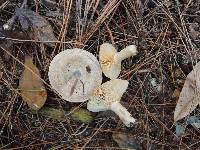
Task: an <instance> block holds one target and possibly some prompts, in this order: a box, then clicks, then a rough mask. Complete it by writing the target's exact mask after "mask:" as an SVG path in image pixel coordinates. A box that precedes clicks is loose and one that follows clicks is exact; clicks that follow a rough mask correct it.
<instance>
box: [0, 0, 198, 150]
mask: <svg viewBox="0 0 200 150" xmlns="http://www.w3.org/2000/svg"><path fill="white" fill-rule="evenodd" d="M35 14H37V15H38V16H37V15H35ZM40 16H41V17H40ZM11 18H14V19H11ZM8 20H9V21H8ZM51 28H52V29H53V30H52V29H51ZM48 41H51V42H48ZM104 42H108V43H111V44H113V46H115V47H116V48H117V50H118V51H120V50H122V49H123V48H125V47H126V46H128V45H136V46H137V50H138V54H137V56H134V57H131V58H129V59H126V60H124V61H123V62H122V71H121V73H120V76H119V78H120V79H124V80H128V81H129V86H128V90H127V91H126V92H125V93H124V95H123V97H122V99H121V102H122V104H123V105H124V106H125V107H126V108H127V109H128V111H129V112H130V113H131V114H132V116H133V117H134V118H136V119H137V123H136V124H134V125H133V126H132V127H129V128H128V127H126V126H124V125H123V123H122V121H120V119H119V118H118V117H117V116H115V115H114V114H112V113H111V112H110V111H106V112H98V113H91V116H92V121H90V122H89V123H85V122H84V121H83V122H82V121H80V120H79V121H77V120H75V119H72V118H70V117H65V118H64V119H63V118H62V119H57V118H56V117H55V116H54V115H53V116H52V113H51V112H48V113H37V112H34V113H33V112H32V111H30V109H29V106H28V105H27V103H26V102H24V101H23V99H22V96H21V94H20V92H19V89H18V87H19V82H20V79H21V76H22V73H23V71H24V67H25V65H24V61H25V56H32V57H33V61H34V64H35V65H36V66H37V68H38V69H39V72H40V74H41V79H42V81H43V84H44V86H45V88H46V91H47V100H46V102H45V104H44V107H45V108H54V109H59V111H60V110H63V111H70V110H71V109H72V108H83V109H84V110H86V102H84V103H81V104H80V103H70V102H67V101H65V100H63V99H61V98H60V97H59V96H58V95H57V94H56V93H54V91H53V90H52V89H51V86H50V84H49V80H48V67H49V64H50V62H51V60H52V58H53V57H54V56H55V55H56V54H58V53H59V52H60V51H63V50H64V49H70V48H75V47H77V48H83V49H85V50H87V51H89V52H91V53H93V54H94V55H95V56H96V57H97V58H98V57H99V56H98V53H99V47H100V45H101V44H103V43H104ZM199 58H200V1H199V0H193V1H191V0H174V1H170V0H164V1H158V0H108V1H106V0H102V1H101V0H76V1H75V0H41V1H39V0H35V1H28V3H27V2H26V1H20V0H10V1H8V0H0V149H12V150H13V149H99V150H101V149H102V150H103V149H109V150H111V149H125V148H127V149H138V150H139V149H142V150H143V149H148V150H157V149H163V150H164V149H166V150H168V149H171V150H175V149H177V150H178V149H181V150H182V149H194V150H196V149H200V136H199V135H200V130H199V129H198V128H196V127H194V126H192V125H188V126H187V127H186V128H185V131H184V133H183V134H181V135H178V133H177V132H178V131H176V129H178V128H177V127H176V126H177V123H174V110H175V106H176V103H177V100H178V98H179V93H180V91H181V89H182V87H183V84H184V82H185V79H186V76H187V75H188V73H189V72H190V71H191V70H192V68H193V66H194V65H195V64H196V62H198V60H199ZM106 80H107V79H106V78H105V77H104V79H103V81H104V82H105V81H106ZM50 111H51V109H50ZM58 113H60V112H58ZM191 115H193V116H199V115H200V111H199V107H197V109H195V110H194V111H193V112H192V114H191ZM183 122H184V119H183V120H181V121H179V122H178V123H183Z"/></svg>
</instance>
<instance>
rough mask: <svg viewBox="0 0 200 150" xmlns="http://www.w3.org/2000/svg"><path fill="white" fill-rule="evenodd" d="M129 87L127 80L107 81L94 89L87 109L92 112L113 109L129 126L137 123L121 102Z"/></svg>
mask: <svg viewBox="0 0 200 150" xmlns="http://www.w3.org/2000/svg"><path fill="white" fill-rule="evenodd" d="M127 87H128V81H127V80H121V79H113V80H110V81H107V82H105V83H104V84H102V85H101V86H99V87H98V88H97V89H96V90H95V91H94V93H93V95H92V96H91V97H90V99H89V101H88V103H87V109H88V110H90V111H92V112H99V111H105V110H112V111H114V112H115V113H116V114H117V115H118V116H119V118H120V119H121V120H122V122H123V123H124V124H125V125H126V126H127V127H130V125H131V124H132V123H135V119H134V118H133V117H132V116H131V114H130V113H129V112H128V111H127V109H126V108H125V107H123V106H122V105H121V104H120V99H121V97H122V95H123V93H124V92H125V91H126V89H127Z"/></svg>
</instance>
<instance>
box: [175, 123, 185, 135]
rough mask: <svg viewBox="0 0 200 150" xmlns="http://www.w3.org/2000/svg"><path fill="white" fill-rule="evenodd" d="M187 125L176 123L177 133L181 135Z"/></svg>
mask: <svg viewBox="0 0 200 150" xmlns="http://www.w3.org/2000/svg"><path fill="white" fill-rule="evenodd" d="M185 128H186V125H182V124H176V135H177V136H181V135H183V134H184V133H185Z"/></svg>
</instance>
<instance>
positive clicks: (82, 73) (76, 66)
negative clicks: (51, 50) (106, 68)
mask: <svg viewBox="0 0 200 150" xmlns="http://www.w3.org/2000/svg"><path fill="white" fill-rule="evenodd" d="M48 76H49V81H50V84H51V86H52V88H53V89H54V90H56V91H57V92H58V93H59V94H60V95H61V97H62V98H63V99H65V100H67V101H70V102H83V101H86V100H87V99H88V97H89V96H90V95H91V94H92V93H93V91H94V89H95V88H97V87H98V86H99V85H101V82H102V71H101V67H100V65H99V62H98V60H97V59H96V57H95V56H94V55H93V54H91V53H89V52H87V51H85V50H82V49H78V48H75V49H67V50H65V51H62V52H61V53H59V54H57V55H56V56H55V57H54V58H53V60H52V61H51V63H50V66H49V72H48Z"/></svg>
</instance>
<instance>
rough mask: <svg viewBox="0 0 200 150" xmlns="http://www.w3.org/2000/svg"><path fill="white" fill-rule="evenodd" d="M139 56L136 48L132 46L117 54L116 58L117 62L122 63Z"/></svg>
mask: <svg viewBox="0 0 200 150" xmlns="http://www.w3.org/2000/svg"><path fill="white" fill-rule="evenodd" d="M136 54H137V50H136V46H135V45H130V46H127V47H126V48H124V49H123V50H121V51H120V52H118V53H116V54H115V56H114V59H115V62H118V63H121V61H122V60H124V59H126V58H128V57H131V56H135V55H136Z"/></svg>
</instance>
